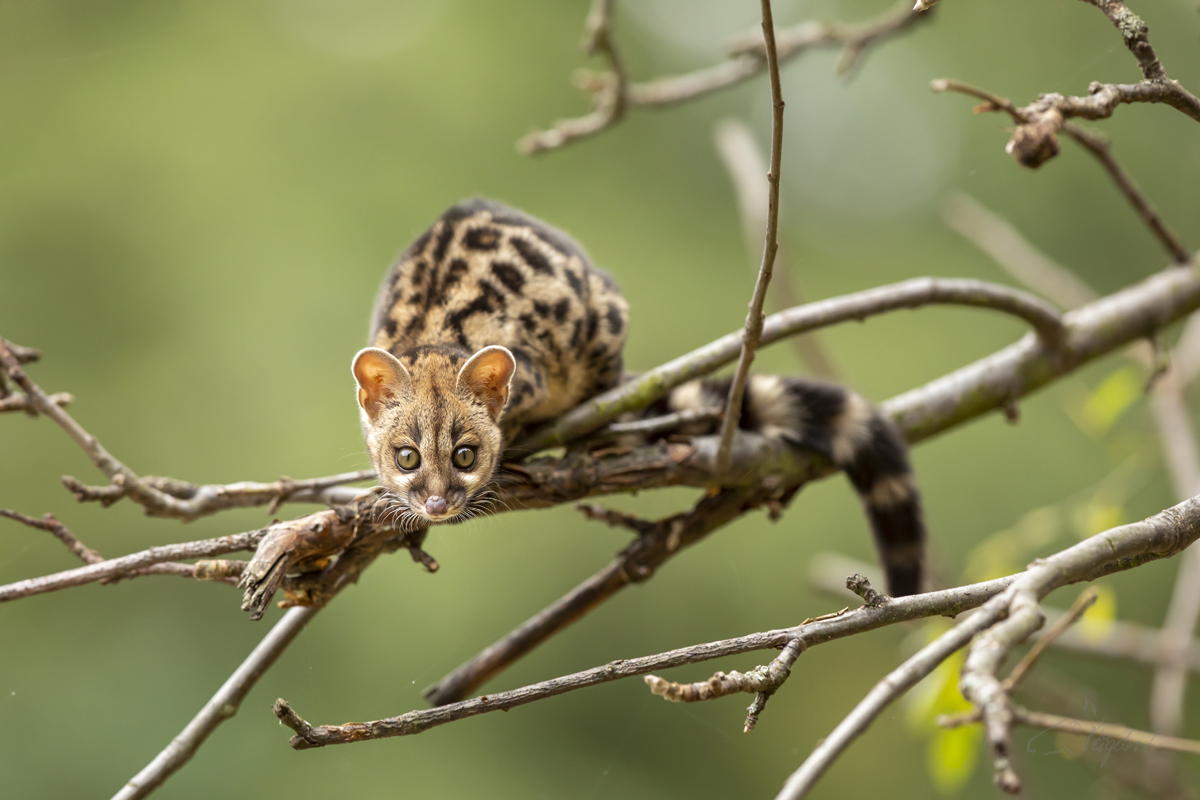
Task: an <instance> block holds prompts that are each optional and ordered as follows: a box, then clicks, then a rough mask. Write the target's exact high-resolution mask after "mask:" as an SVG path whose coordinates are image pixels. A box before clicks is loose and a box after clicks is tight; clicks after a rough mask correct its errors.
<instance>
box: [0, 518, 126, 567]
mask: <svg viewBox="0 0 1200 800" xmlns="http://www.w3.org/2000/svg"><path fill="white" fill-rule="evenodd" d="M0 517H8V518H9V519H12V520H16V521H17V522H20V523H22V524H25V525H28V526H29V527H31V528H37V529H38V530H43V531H49V532H50V533H52V534H54V536H55V537H56V538H57V539H58V540H59V541H60V542H62V543H63V544H65V545H66V546H67V549H68V550H70V551H71V552H72V553H74V554H75V555H76V556H78V558H79V560H80V561H82V562H83V563H85V564H95V563H97V562H100V561H103V560H104V556H102V555H100V554H99V553H97V552H96V551H95V550H93V549H92V548H90V547H88V546H87V545H85V544H84V543H83V542H81V541H79V539H78V538H77V537H76V536H75V534H73V533H71V531H70V530H68V529H67V526H66V525H63V524H62V523H61V522H59V521H58V520H57V519H55V517H54V515H53V514H46V515H45V516H43V517H42V518H41V519H37V518H35V517H27V516H25V515H24V514H20V513H18V512H16V511H10V510H9V509H7V508H0Z"/></svg>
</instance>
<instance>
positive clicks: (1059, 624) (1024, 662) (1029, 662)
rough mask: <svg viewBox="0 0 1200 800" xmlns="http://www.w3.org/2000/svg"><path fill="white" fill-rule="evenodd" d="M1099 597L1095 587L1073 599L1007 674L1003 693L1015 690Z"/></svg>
mask: <svg viewBox="0 0 1200 800" xmlns="http://www.w3.org/2000/svg"><path fill="white" fill-rule="evenodd" d="M1099 596H1100V592H1099V590H1097V589H1096V588H1095V587H1090V588H1088V589H1085V590H1084V591H1083V592H1082V593H1081V594H1080V595H1079V597H1077V598H1076V599H1075V602H1074V603H1072V604H1071V607H1070V608H1069V609H1067V612H1066V613H1065V614H1063V615H1061V616H1060V617H1059V618H1058V619H1056V620H1055V621H1054V622H1053V623H1051V625H1050V627H1049V628H1048V629H1047V630H1046V632H1045V633H1043V634H1042V635H1041V636H1039V637H1038V638H1037V641H1035V642H1034V643H1033V647H1031V648H1029V652H1027V653H1026V654H1025V656H1024V657H1023V658H1022V659H1021V660H1020V661H1018V662H1017V665H1016V666H1015V667H1013V669H1012V672H1010V673H1008V677H1007V678H1005V679H1004V684H1003V685H1004V691H1006V692H1011V691H1012V690H1013V689H1015V688H1016V687H1017V686H1018V685H1019V684H1020V683H1021V681H1022V679H1024V677H1025V675H1026V673H1028V672H1029V670H1031V669H1033V666H1034V664H1036V663H1037V660H1038V659H1039V658H1041V656H1042V653H1044V652H1046V648H1047V647H1049V646H1050V645H1052V644H1054V642H1055V640H1057V639H1058V637H1060V636H1062V635H1063V633H1064V632H1066V630H1067V628H1068V627H1070V626H1071V625H1072V624H1074V622H1075V621H1076V620H1077V619H1079V618H1080V617H1081V616H1082V615H1083V612H1085V611H1087V610H1088V609H1089V608H1091V607H1092V604H1093V603H1095V602H1096V598H1097V597H1099Z"/></svg>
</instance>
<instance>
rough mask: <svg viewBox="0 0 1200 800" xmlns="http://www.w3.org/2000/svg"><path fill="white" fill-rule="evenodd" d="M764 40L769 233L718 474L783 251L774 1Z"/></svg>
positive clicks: (767, 2) (728, 404)
mask: <svg viewBox="0 0 1200 800" xmlns="http://www.w3.org/2000/svg"><path fill="white" fill-rule="evenodd" d="M760 5H761V7H762V30H763V39H764V40H765V42H766V52H767V73H768V74H769V76H770V79H771V169H770V171H769V172H768V173H767V186H768V192H767V230H766V242H765V243H764V245H763V255H762V266H760V267H759V269H758V280H756V281H755V283H754V294H753V295H752V296H751V298H750V310H749V312H748V313H747V314H746V325H745V331H744V333H743V334H742V349H741V354H740V355H739V356H738V362H737V367H736V368H735V369H734V372H733V382H732V383H730V385H729V397H728V398H727V399H726V401H725V416H724V417H723V418H722V419H721V431H720V434H719V439H720V444H719V445H718V446H717V473H718V474H722V475H723V474H725V472H727V471H728V470H729V448H730V446H731V445H732V443H733V432H734V431H735V430H736V429H737V426H738V421H739V420H740V419H741V418H742V396H743V394H744V393H745V391H746V381H747V380H748V379H749V378H750V364H751V363H752V362H753V361H754V351H755V350H757V349H758V345H759V342H760V341H761V340H762V332H763V303H764V302H766V299H767V286H769V285H770V283H771V273H772V271H774V269H775V253H776V251H778V250H779V172H780V169H781V166H782V163H783V162H782V159H783V107H784V103H783V86H782V84H781V83H780V81H779V57H778V55H777V53H776V51H775V20H774V17H773V16H772V15H771V0H761V3H760Z"/></svg>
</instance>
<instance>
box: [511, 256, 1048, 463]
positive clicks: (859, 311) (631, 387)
mask: <svg viewBox="0 0 1200 800" xmlns="http://www.w3.org/2000/svg"><path fill="white" fill-rule="evenodd" d="M925 305H963V306H974V307H977V308H987V309H991V310H994V311H1000V312H1003V313H1006V314H1011V315H1013V316H1017V317H1020V318H1022V319H1024V320H1025V321H1027V322H1029V323H1030V325H1032V326H1033V327H1034V329H1035V330H1037V331H1038V332H1039V334H1040V335H1041V336H1042V337H1043V338H1045V339H1047V340H1049V341H1052V342H1053V341H1057V340H1059V339H1060V338H1061V336H1062V334H1063V327H1062V326H1063V321H1062V320H1061V318H1060V317H1059V314H1058V311H1057V310H1056V309H1055V308H1054V307H1053V306H1051V305H1050V304H1048V303H1046V301H1044V300H1042V299H1041V298H1039V297H1036V296H1034V295H1031V294H1029V293H1027V292H1022V291H1019V290H1016V289H1011V288H1009V287H1007V286H999V285H997V284H990V283H985V282H983V281H975V280H968V279H962V278H913V279H911V280H907V281H903V282H901V283H893V284H889V285H887V286H880V287H878V288H876V289H868V290H866V291H862V292H856V293H854V294H848V295H843V296H842V297H834V298H830V299H828V300H819V301H817V302H815V303H809V304H808V305H804V306H800V307H798V308H790V309H788V310H787V311H781V312H779V313H778V314H772V315H771V316H769V317H767V318H766V320H764V321H763V333H762V344H763V345H768V344H773V343H775V342H777V341H779V340H780V339H783V338H785V337H788V336H794V335H796V334H798V333H804V332H805V331H811V330H816V329H817V328H824V327H828V326H830V325H836V324H837V323H840V322H847V321H849V320H863V319H866V318H867V317H870V316H875V315H877V314H882V313H885V312H888V311H895V310H897V309H902V308H919V307H921V306H925ZM741 348H742V331H735V332H733V333H730V334H727V335H725V336H723V337H721V338H720V339H717V340H716V341H715V342H711V343H710V344H707V345H705V346H704V347H701V348H700V349H698V350H693V351H692V352H691V353H688V354H687V355H683V356H680V357H679V358H676V359H675V360H673V361H669V362H668V363H666V364H663V365H662V366H660V367H656V368H655V369H652V370H649V371H648V372H645V373H643V374H642V375H640V376H638V377H637V378H636V379H634V380H631V381H628V382H626V383H623V384H621V385H620V386H618V387H617V388H615V389H611V390H609V391H607V392H605V393H603V394H600V395H597V396H596V397H594V398H592V399H591V400H588V401H587V402H585V403H582V404H580V405H578V406H576V407H575V408H574V409H572V410H571V411H568V412H567V413H566V414H564V415H563V416H561V417H559V418H558V420H556V421H555V422H554V423H553V424H552V425H550V426H548V427H547V428H544V429H542V430H540V431H538V432H536V433H534V434H533V435H532V436H530V437H528V438H527V439H525V440H524V441H521V442H517V443H516V444H515V445H514V446H513V448H512V451H513V452H515V453H525V454H529V453H535V452H537V451H539V450H544V449H546V448H549V447H558V446H560V445H563V444H566V443H567V442H570V441H573V440H575V439H578V438H579V437H581V436H583V435H585V434H587V433H590V432H591V431H593V430H595V429H596V428H598V427H600V426H601V425H603V424H605V423H607V422H611V421H612V420H614V419H616V418H617V417H619V416H620V415H622V414H626V413H628V412H631V411H637V410H639V409H642V408H645V407H646V406H648V405H649V404H650V403H652V402H654V401H655V400H657V399H658V398H659V397H662V396H663V395H664V394H666V393H667V392H669V391H670V390H671V389H673V388H675V387H676V386H678V385H680V384H681V383H685V382H686V381H689V380H692V379H693V378H699V377H702V376H704V375H707V374H708V373H710V372H713V371H714V370H717V369H719V368H720V367H722V366H724V365H725V364H728V363H729V362H730V361H732V360H733V359H734V358H736V357H737V356H738V355H739V354H740V353H741Z"/></svg>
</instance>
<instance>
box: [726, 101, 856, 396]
mask: <svg viewBox="0 0 1200 800" xmlns="http://www.w3.org/2000/svg"><path fill="white" fill-rule="evenodd" d="M713 138H714V140H715V142H716V146H717V153H718V154H719V155H720V156H721V162H722V163H723V164H724V165H725V169H726V171H727V172H728V173H729V177H730V180H732V181H733V188H734V194H736V195H737V199H738V207H739V208H740V209H741V213H742V228H743V231H744V233H745V237H746V245H747V248H748V249H750V250H752V251H753V254H754V255H756V256H757V255H758V250H757V247H758V240H759V236H760V234H761V232H762V231H763V230H765V229H766V227H767V216H768V209H769V203H768V195H769V193H768V192H764V191H762V188H763V187H762V176H763V175H765V174H766V173H767V172H768V171H769V169H770V168H769V167H768V166H767V160H766V159H765V158H764V157H763V155H762V153H760V152H759V149H758V145H757V144H756V143H755V141H754V134H753V133H752V132H751V131H750V128H749V127H747V126H746V125H745V124H744V123H742V122H741V121H739V120H735V119H724V120H721V121H720V122H718V123H717V125H716V129H715V131H714V137H713ZM778 244H779V247H778V249H777V250H776V252H775V263H776V264H778V265H779V269H778V270H777V271H776V272H774V273H773V274H772V278H771V293H772V294H774V295H775V301H774V303H773V305H775V306H776V307H779V308H791V307H792V306H798V305H800V304H801V303H803V302H804V298H803V296H802V295H801V292H800V289H799V287H798V286H796V284H795V281H794V280H793V279H792V277H791V273H790V270H789V269H788V259H787V257H786V252H785V247H784V244H783V243H782V242H779V243H778ZM792 341H793V342H794V343H795V345H796V350H797V352H798V353H799V354H800V358H802V359H803V360H804V362H805V363H806V364H807V365H808V368H809V369H810V370H812V372H813V373H814V374H816V375H819V376H820V377H822V378H827V379H829V380H833V381H836V380H837V370H835V369H834V368H833V362H832V361H831V360H830V358H829V356H828V355H827V354H826V352H825V349H824V348H823V347H822V346H821V343H820V340H819V339H818V335H817V334H816V333H809V334H805V335H802V336H797V337H795V338H794V339H793V340H792Z"/></svg>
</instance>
